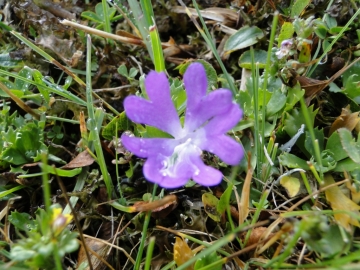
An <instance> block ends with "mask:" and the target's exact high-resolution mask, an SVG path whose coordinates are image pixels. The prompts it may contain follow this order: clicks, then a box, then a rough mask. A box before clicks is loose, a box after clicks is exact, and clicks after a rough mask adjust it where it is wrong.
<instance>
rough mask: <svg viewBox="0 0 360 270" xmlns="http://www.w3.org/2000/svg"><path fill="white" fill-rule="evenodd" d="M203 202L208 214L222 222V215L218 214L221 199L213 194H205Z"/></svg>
mask: <svg viewBox="0 0 360 270" xmlns="http://www.w3.org/2000/svg"><path fill="white" fill-rule="evenodd" d="M202 202H203V204H204V209H205V212H206V214H208V216H209V217H210V218H211V219H213V220H214V221H216V222H219V221H220V217H221V213H219V212H218V207H219V206H218V205H219V199H218V198H216V197H215V196H214V195H213V194H211V193H204V194H203V195H202Z"/></svg>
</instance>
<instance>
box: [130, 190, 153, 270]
mask: <svg viewBox="0 0 360 270" xmlns="http://www.w3.org/2000/svg"><path fill="white" fill-rule="evenodd" d="M156 189H157V185H156V184H155V185H154V188H153V192H152V198H153V199H154V198H155V194H156ZM150 217H151V211H148V212H146V215H145V221H144V226H143V230H142V235H141V240H140V246H139V250H138V254H137V256H136V263H135V266H134V269H135V270H139V269H140V264H141V259H142V254H143V251H144V246H145V242H146V236H147V231H148V227H149V223H150Z"/></svg>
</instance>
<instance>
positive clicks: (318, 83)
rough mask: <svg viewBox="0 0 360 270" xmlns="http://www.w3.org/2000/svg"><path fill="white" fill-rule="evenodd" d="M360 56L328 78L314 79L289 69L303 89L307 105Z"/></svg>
mask: <svg viewBox="0 0 360 270" xmlns="http://www.w3.org/2000/svg"><path fill="white" fill-rule="evenodd" d="M359 60H360V58H357V59H356V60H354V61H353V62H352V63H351V64H349V65H347V66H345V67H343V68H342V69H340V70H339V71H338V72H336V73H335V74H334V75H333V76H331V77H330V79H328V80H315V79H312V78H308V77H305V76H299V75H298V74H297V73H296V72H295V70H290V72H291V73H292V75H293V76H294V78H293V79H294V80H295V81H298V82H299V83H300V86H301V88H303V89H304V90H305V98H306V104H307V105H309V104H310V101H311V100H312V99H313V98H314V97H315V96H316V95H318V94H319V93H320V92H321V91H322V90H324V89H325V88H326V87H327V86H328V85H329V84H330V83H332V82H333V81H334V80H336V79H337V78H338V77H340V76H341V75H342V74H343V73H344V72H345V71H346V70H348V69H349V68H350V67H352V66H353V65H354V64H355V63H356V62H358V61H359Z"/></svg>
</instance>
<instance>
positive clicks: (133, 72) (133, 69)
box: [129, 67, 139, 78]
mask: <svg viewBox="0 0 360 270" xmlns="http://www.w3.org/2000/svg"><path fill="white" fill-rule="evenodd" d="M138 73H139V71H138V70H137V69H136V68H134V67H131V68H130V70H129V77H130V78H134V77H135V76H136V75H137V74H138Z"/></svg>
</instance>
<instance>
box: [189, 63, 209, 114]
mask: <svg viewBox="0 0 360 270" xmlns="http://www.w3.org/2000/svg"><path fill="white" fill-rule="evenodd" d="M184 85H185V89H186V95H187V105H186V107H187V109H189V108H190V110H191V108H195V107H197V104H198V103H199V102H200V101H201V99H202V98H203V97H204V96H205V95H206V89H207V85H208V83H207V78H206V72H205V68H204V66H203V65H202V64H200V63H192V64H190V65H189V66H188V68H187V69H186V72H185V74H184Z"/></svg>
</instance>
